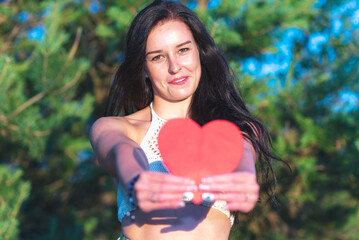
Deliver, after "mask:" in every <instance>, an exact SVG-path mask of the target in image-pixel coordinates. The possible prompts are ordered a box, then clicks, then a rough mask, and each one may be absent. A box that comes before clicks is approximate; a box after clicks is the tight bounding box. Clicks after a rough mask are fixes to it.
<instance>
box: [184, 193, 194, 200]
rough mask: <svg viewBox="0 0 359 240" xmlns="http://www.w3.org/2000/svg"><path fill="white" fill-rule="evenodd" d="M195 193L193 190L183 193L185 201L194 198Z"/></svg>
mask: <svg viewBox="0 0 359 240" xmlns="http://www.w3.org/2000/svg"><path fill="white" fill-rule="evenodd" d="M193 196H194V195H193V193H192V192H185V193H184V194H183V201H186V202H189V201H191V200H192V199H193Z"/></svg>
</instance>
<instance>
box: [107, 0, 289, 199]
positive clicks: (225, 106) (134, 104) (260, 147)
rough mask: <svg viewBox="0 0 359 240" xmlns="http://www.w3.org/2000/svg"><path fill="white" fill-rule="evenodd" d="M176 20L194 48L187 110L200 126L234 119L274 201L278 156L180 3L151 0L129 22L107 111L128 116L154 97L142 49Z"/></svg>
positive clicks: (219, 58) (212, 47)
mask: <svg viewBox="0 0 359 240" xmlns="http://www.w3.org/2000/svg"><path fill="white" fill-rule="evenodd" d="M169 20H181V21H182V22H184V23H185V24H187V26H188V27H189V28H190V30H191V32H192V35H193V37H194V39H195V41H196V44H197V46H198V50H199V56H200V62H201V73H202V74H201V79H200V81H199V85H198V88H197V90H196V91H195V93H194V96H193V98H192V103H191V106H190V110H189V111H190V112H189V115H190V116H191V118H192V119H193V120H195V121H196V122H198V123H199V124H200V125H203V124H205V123H207V122H209V121H211V120H214V119H226V120H229V121H231V122H233V123H235V124H236V125H237V126H238V127H239V128H240V129H241V131H242V132H243V133H244V137H245V138H246V139H247V140H249V141H250V142H251V143H252V145H253V147H254V149H255V151H256V153H257V159H258V160H257V166H258V167H259V168H257V172H260V173H261V174H260V176H259V177H260V183H261V187H262V189H264V190H265V192H266V193H267V194H268V196H269V197H270V199H271V200H273V201H274V202H276V201H275V198H274V191H275V186H276V177H275V174H274V171H273V168H272V163H271V160H279V161H282V160H281V159H280V158H279V157H277V156H276V155H274V154H273V153H272V151H271V149H272V145H271V138H270V135H269V132H268V131H267V129H266V128H265V127H264V126H263V124H262V123H261V122H260V121H258V120H257V119H256V118H255V117H254V116H252V115H251V114H250V113H249V111H248V109H247V107H246V105H245V103H244V100H243V98H242V97H241V95H240V93H239V92H238V91H237V90H236V87H235V86H234V83H233V80H235V77H234V75H233V74H232V72H231V70H230V67H229V65H228V63H227V61H226V59H225V58H224V56H223V55H222V53H221V52H220V50H219V49H218V47H217V45H216V44H215V42H214V40H213V39H212V37H211V36H210V35H209V33H208V31H207V29H206V27H205V26H204V24H203V23H202V22H201V21H200V20H199V18H198V17H197V16H196V14H195V13H194V12H192V11H191V10H190V9H188V8H187V7H186V6H184V5H183V4H181V3H178V2H170V1H155V2H153V3H152V4H150V5H148V6H147V7H146V8H144V9H143V10H142V11H140V12H139V13H138V14H137V16H136V17H135V18H134V20H133V21H132V24H131V26H130V29H129V31H128V34H127V38H126V49H125V59H124V62H123V63H122V64H121V66H120V67H119V68H118V70H117V72H116V74H115V77H114V81H113V83H112V85H111V89H110V93H109V98H108V101H107V106H106V113H105V115H106V116H119V115H128V114H131V113H133V112H135V111H137V110H140V109H143V108H145V107H147V106H148V105H149V104H150V103H151V102H152V101H153V91H152V86H151V82H150V80H149V79H146V75H145V52H146V42H147V37H148V35H149V33H150V31H151V29H152V28H153V27H154V26H156V25H157V23H159V22H161V21H169Z"/></svg>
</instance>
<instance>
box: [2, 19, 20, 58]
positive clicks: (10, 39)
mask: <svg viewBox="0 0 359 240" xmlns="http://www.w3.org/2000/svg"><path fill="white" fill-rule="evenodd" d="M20 30H21V26H15V27H13V29H12V31H11V33H10V34H9V36H8V38H7V39H6V41H4V44H3V45H2V48H1V49H0V55H2V54H4V53H5V52H6V51H7V49H8V48H9V46H10V45H11V43H13V38H14V37H15V36H17V34H18V33H19V32H20Z"/></svg>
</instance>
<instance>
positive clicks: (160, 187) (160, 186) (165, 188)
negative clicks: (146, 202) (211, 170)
mask: <svg viewBox="0 0 359 240" xmlns="http://www.w3.org/2000/svg"><path fill="white" fill-rule="evenodd" d="M135 190H136V192H140V191H151V192H156V193H162V192H171V193H184V192H194V191H197V186H196V185H192V184H173V183H167V182H163V183H152V182H144V181H141V182H138V183H136V184H135Z"/></svg>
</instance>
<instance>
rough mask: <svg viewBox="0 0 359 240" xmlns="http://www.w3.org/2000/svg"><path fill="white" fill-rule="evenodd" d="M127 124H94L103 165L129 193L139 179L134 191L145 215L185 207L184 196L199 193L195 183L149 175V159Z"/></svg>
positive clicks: (93, 135) (105, 120) (106, 120)
mask: <svg viewBox="0 0 359 240" xmlns="http://www.w3.org/2000/svg"><path fill="white" fill-rule="evenodd" d="M128 124H129V123H128V122H126V119H120V118H111V117H106V118H100V119H99V120H97V121H96V122H95V123H94V125H93V126H92V128H91V134H90V141H91V144H92V147H93V149H94V152H95V154H96V156H97V158H98V161H99V163H100V165H101V166H102V167H103V168H104V169H105V170H106V171H107V172H109V173H110V174H111V175H112V176H114V177H116V178H117V179H119V181H120V183H121V184H122V185H123V186H124V187H125V189H126V190H128V189H127V187H128V184H129V182H130V181H131V180H132V179H133V178H134V177H135V176H137V175H140V177H139V179H138V181H137V182H136V183H135V186H134V188H135V190H136V193H135V194H136V199H137V203H138V206H139V207H140V208H141V209H142V210H143V211H152V210H155V209H164V208H179V207H183V206H184V203H183V194H184V193H185V192H188V191H195V190H196V186H195V184H194V181H192V180H190V179H186V178H182V177H177V176H173V175H170V174H164V173H158V172H152V171H148V161H147V158H146V155H145V154H144V152H143V150H142V149H141V147H140V146H139V145H138V144H137V143H136V142H135V141H133V140H132V139H131V138H130V137H129V136H128V135H129V133H128V129H129V128H130V127H129V126H128ZM126 125H127V126H126Z"/></svg>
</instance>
